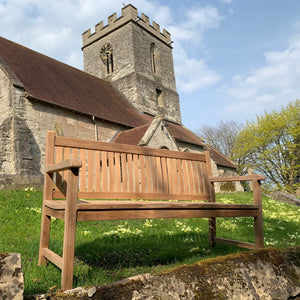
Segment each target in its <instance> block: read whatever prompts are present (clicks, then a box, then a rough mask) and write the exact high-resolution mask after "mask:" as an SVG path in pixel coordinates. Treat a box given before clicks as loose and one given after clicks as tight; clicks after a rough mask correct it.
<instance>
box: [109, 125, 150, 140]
mask: <svg viewBox="0 0 300 300" xmlns="http://www.w3.org/2000/svg"><path fill="white" fill-rule="evenodd" d="M150 124H151V123H149V124H146V125H143V126H139V127H136V128H133V129H129V130H125V131H122V132H120V133H118V135H117V136H116V137H115V139H114V140H113V142H114V143H118V144H127V145H137V144H138V143H139V141H140V140H141V139H142V137H143V136H144V135H145V133H146V131H147V129H148V128H149V126H150Z"/></svg>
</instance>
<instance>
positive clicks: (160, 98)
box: [156, 89, 164, 106]
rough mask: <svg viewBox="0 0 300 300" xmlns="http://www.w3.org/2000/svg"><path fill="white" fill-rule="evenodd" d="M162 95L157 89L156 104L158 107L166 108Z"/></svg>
mask: <svg viewBox="0 0 300 300" xmlns="http://www.w3.org/2000/svg"><path fill="white" fill-rule="evenodd" d="M162 95H163V92H162V90H160V89H156V103H157V105H158V106H164V102H163V97H162Z"/></svg>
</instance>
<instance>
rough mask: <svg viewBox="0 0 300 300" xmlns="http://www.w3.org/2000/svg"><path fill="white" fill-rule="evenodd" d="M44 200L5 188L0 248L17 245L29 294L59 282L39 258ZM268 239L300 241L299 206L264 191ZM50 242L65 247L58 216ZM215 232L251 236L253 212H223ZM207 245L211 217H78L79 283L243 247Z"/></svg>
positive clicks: (0, 199) (233, 199)
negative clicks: (85, 219) (39, 263)
mask: <svg viewBox="0 0 300 300" xmlns="http://www.w3.org/2000/svg"><path fill="white" fill-rule="evenodd" d="M217 201H220V202H224V203H251V201H252V194H251V193H249V192H245V193H235V194H225V195H224V194H223V195H217ZM41 207H42V192H40V191H33V190H32V191H31V190H27V191H0V226H1V227H0V253H2V252H19V253H21V257H22V268H23V272H24V276H25V292H24V293H25V295H29V294H35V293H45V292H47V291H49V290H50V289H53V290H55V289H59V287H60V270H59V269H57V268H56V267H55V266H53V265H52V264H51V263H49V264H48V265H47V267H39V266H37V258H38V250H39V234H40V220H41ZM263 209H264V230H265V245H266V246H276V247H289V246H294V245H300V217H299V216H300V207H295V206H291V205H289V204H285V203H280V202H277V201H274V200H271V199H269V198H267V197H265V196H264V197H263ZM51 229H52V231H51V244H50V248H51V249H52V250H54V251H55V252H58V253H59V254H61V251H62V237H63V222H62V221H60V220H54V221H53V222H52V228H51ZM217 229H218V232H217V235H218V236H220V237H225V238H232V239H239V240H242V241H248V242H253V237H254V229H253V221H252V218H230V219H224V218H223V219H221V218H219V219H218V227H217ZM241 251H243V249H240V248H237V247H234V246H227V245H217V246H216V247H215V248H214V249H213V250H212V249H210V248H209V247H208V220H207V219H155V220H130V221H128V220H127V221H126V220H124V221H101V222H83V223H77V231H76V248H75V255H76V257H75V270H74V286H88V285H100V284H103V283H110V282H114V281H117V280H120V279H123V278H126V277H129V276H133V275H137V274H140V273H149V272H151V273H156V272H159V271H161V270H165V269H168V268H172V267H175V266H177V265H181V264H191V263H193V262H196V261H199V260H203V259H206V258H211V257H216V256H219V255H226V254H230V253H237V252H241Z"/></svg>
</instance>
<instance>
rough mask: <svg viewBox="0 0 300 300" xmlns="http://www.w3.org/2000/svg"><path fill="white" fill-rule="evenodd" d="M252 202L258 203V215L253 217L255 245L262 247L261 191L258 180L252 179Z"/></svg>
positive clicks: (257, 247)
mask: <svg viewBox="0 0 300 300" xmlns="http://www.w3.org/2000/svg"><path fill="white" fill-rule="evenodd" d="M253 203H254V204H256V205H258V209H259V211H258V216H257V217H255V218H254V231H255V247H256V249H259V248H263V247H264V228H263V214H262V192H261V184H260V181H259V180H256V181H253Z"/></svg>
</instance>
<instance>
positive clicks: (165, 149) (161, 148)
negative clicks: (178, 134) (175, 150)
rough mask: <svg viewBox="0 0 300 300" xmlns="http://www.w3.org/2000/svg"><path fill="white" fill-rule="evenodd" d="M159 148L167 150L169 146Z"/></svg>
mask: <svg viewBox="0 0 300 300" xmlns="http://www.w3.org/2000/svg"><path fill="white" fill-rule="evenodd" d="M159 149H165V150H169V148H168V147H166V146H161V147H160V148H159Z"/></svg>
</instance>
